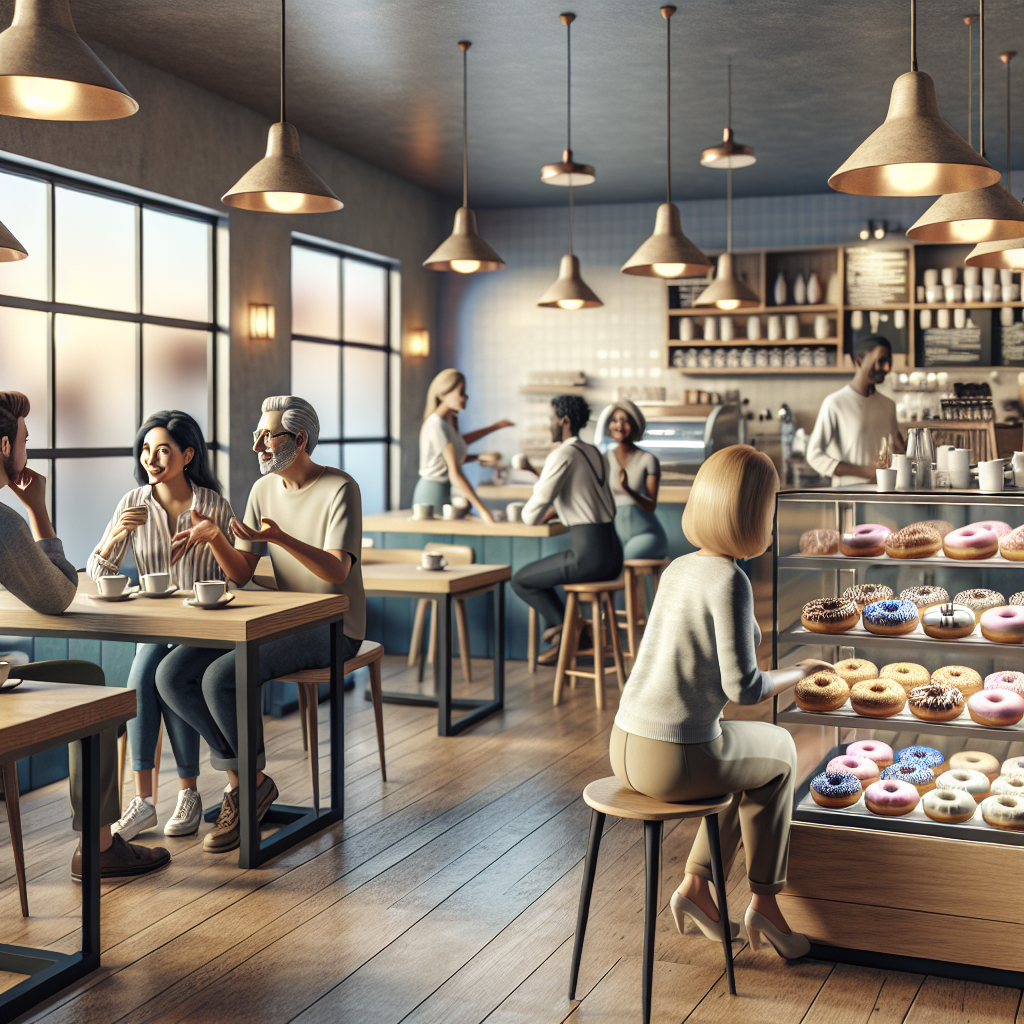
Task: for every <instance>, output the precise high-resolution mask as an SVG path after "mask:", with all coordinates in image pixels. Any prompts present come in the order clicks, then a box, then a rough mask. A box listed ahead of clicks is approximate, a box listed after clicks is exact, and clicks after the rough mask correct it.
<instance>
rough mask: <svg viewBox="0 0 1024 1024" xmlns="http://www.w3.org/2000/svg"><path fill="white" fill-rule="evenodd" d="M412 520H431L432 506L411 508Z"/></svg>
mask: <svg viewBox="0 0 1024 1024" xmlns="http://www.w3.org/2000/svg"><path fill="white" fill-rule="evenodd" d="M412 517H413V519H433V518H434V506H433V505H413V507H412Z"/></svg>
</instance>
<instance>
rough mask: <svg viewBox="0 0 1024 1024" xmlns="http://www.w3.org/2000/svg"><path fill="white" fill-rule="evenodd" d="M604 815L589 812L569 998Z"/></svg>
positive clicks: (577, 973) (572, 994)
mask: <svg viewBox="0 0 1024 1024" xmlns="http://www.w3.org/2000/svg"><path fill="white" fill-rule="evenodd" d="M604 820H605V815H604V814H602V813H601V812H600V811H596V810H591V812H590V841H589V842H588V843H587V858H586V860H585V861H584V862H583V884H582V885H581V886H580V906H579V910H578V911H577V912H576V938H575V939H574V940H573V944H572V966H571V967H570V968H569V998H570V999H575V998H576V982H577V980H578V979H579V976H580V960H582V959H583V939H584V937H585V936H586V934H587V921H588V920H589V918H590V897H591V896H593V894H594V876H595V875H596V874H597V855H598V853H599V852H600V850H601V835H602V833H603V832H604Z"/></svg>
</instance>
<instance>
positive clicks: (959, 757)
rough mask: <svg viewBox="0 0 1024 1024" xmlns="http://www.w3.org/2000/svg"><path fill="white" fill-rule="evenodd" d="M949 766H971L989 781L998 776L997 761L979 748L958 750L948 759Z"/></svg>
mask: <svg viewBox="0 0 1024 1024" xmlns="http://www.w3.org/2000/svg"><path fill="white" fill-rule="evenodd" d="M949 767H950V768H951V769H952V768H971V769H973V770H974V771H976V772H981V774H982V775H984V776H986V777H987V778H988V780H989V782H992V781H993V780H995V779H997V778H998V777H999V774H1000V772H999V762H998V761H997V760H996V759H995V758H994V757H993V756H992V755H991V754H986V753H985V752H984V751H981V750H960V751H957V753H955V754H953V755H952V756H951V757H950V759H949Z"/></svg>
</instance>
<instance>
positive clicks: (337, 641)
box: [328, 622, 345, 818]
mask: <svg viewBox="0 0 1024 1024" xmlns="http://www.w3.org/2000/svg"><path fill="white" fill-rule="evenodd" d="M343 641H344V633H343V631H342V625H341V623H340V622H332V623H331V692H330V697H329V698H328V699H329V701H330V704H329V707H330V711H331V714H330V730H331V811H332V812H333V814H334V816H335V817H337V818H342V817H344V815H345V716H344V712H343V710H342V695H343V691H344V686H345V657H344V654H343V652H342V649H341V647H342V643H343Z"/></svg>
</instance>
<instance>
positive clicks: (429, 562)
mask: <svg viewBox="0 0 1024 1024" xmlns="http://www.w3.org/2000/svg"><path fill="white" fill-rule="evenodd" d="M420 564H421V565H422V566H423V568H424V569H429V570H431V571H432V572H436V571H437V570H438V569H443V568H444V567H445V566H446V565H447V564H448V561H447V559H446V558H445V557H444V555H442V554H441V552H440V551H424V552H423V554H422V555H420Z"/></svg>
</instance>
